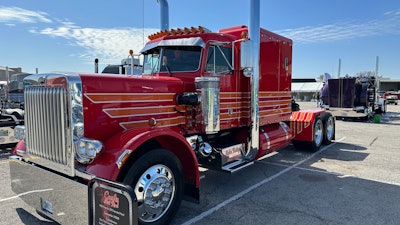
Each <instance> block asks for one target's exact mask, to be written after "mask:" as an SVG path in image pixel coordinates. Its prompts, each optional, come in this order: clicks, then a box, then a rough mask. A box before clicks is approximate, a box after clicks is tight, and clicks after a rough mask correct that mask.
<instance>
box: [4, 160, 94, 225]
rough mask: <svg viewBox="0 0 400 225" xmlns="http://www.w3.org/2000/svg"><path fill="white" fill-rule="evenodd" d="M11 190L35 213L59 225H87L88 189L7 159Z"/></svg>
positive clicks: (53, 174)
mask: <svg viewBox="0 0 400 225" xmlns="http://www.w3.org/2000/svg"><path fill="white" fill-rule="evenodd" d="M9 164H10V175H11V186H12V190H13V191H14V192H15V193H16V194H17V195H20V198H21V199H23V200H24V201H25V202H26V203H27V204H28V205H31V206H32V207H34V208H35V209H37V211H38V212H39V214H42V215H44V216H47V217H49V218H51V219H53V220H55V221H57V222H59V223H61V224H74V225H75V224H82V225H87V224H88V221H89V220H88V212H89V211H88V187H87V185H85V184H82V183H79V182H76V181H74V180H72V179H69V178H67V177H64V176H61V175H58V174H56V173H54V172H50V171H47V170H45V169H42V168H39V167H37V166H34V165H32V164H29V163H26V162H25V161H23V160H22V158H20V157H18V156H11V157H10V158H9Z"/></svg>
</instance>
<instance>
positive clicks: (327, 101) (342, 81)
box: [320, 76, 387, 119]
mask: <svg viewBox="0 0 400 225" xmlns="http://www.w3.org/2000/svg"><path fill="white" fill-rule="evenodd" d="M325 80H326V81H325V83H324V86H323V87H322V89H321V91H320V97H321V100H322V102H321V106H322V107H325V108H328V109H330V110H331V111H332V112H333V114H334V115H337V116H338V117H347V118H351V117H353V118H356V117H357V118H366V119H367V118H370V117H371V116H372V115H374V114H375V113H378V114H380V113H385V112H386V105H387V100H386V99H384V98H381V97H380V96H379V95H378V93H377V80H376V79H375V77H373V76H371V77H340V78H330V77H328V78H326V79H325ZM347 109H350V110H351V111H354V112H356V113H347V111H348V110H347ZM357 113H359V114H357Z"/></svg>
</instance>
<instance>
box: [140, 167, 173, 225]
mask: <svg viewBox="0 0 400 225" xmlns="http://www.w3.org/2000/svg"><path fill="white" fill-rule="evenodd" d="M134 191H135V194H136V197H137V200H138V211H139V218H140V219H141V220H142V221H145V222H153V221H156V220H157V219H159V218H160V217H162V216H163V215H164V214H165V212H166V211H167V209H168V208H169V207H170V205H171V203H172V200H173V198H174V193H175V192H174V191H175V179H174V177H173V174H172V172H171V170H170V169H169V168H168V167H166V166H164V165H155V166H152V167H150V168H149V169H148V170H146V171H145V172H144V173H143V174H142V175H141V176H140V178H139V180H138V183H137V184H136V186H135V190H134Z"/></svg>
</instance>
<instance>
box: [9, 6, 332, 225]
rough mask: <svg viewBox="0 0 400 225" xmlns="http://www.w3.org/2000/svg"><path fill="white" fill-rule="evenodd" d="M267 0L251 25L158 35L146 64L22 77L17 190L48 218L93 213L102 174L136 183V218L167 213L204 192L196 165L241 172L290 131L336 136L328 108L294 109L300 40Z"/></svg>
mask: <svg viewBox="0 0 400 225" xmlns="http://www.w3.org/2000/svg"><path fill="white" fill-rule="evenodd" d="M161 2H163V1H161ZM259 4H260V3H259V1H251V15H252V18H251V23H250V26H249V27H246V26H236V27H230V28H225V29H221V30H219V31H218V32H211V31H209V30H207V29H205V28H204V27H187V28H181V29H165V30H162V31H160V32H158V33H156V34H153V35H150V36H149V42H148V43H147V44H146V45H145V46H144V48H143V49H142V51H141V53H142V54H143V56H144V62H143V74H142V75H138V76H126V75H115V74H112V75H107V74H81V73H80V74H73V73H65V74H61V73H51V74H36V75H32V76H29V77H27V78H25V85H26V87H25V110H26V112H25V126H18V127H17V129H16V134H17V135H18V138H19V139H21V140H22V141H21V142H19V143H18V144H17V146H16V148H15V150H14V154H15V156H13V157H11V158H10V173H11V177H12V178H11V180H12V181H11V182H12V188H13V190H14V192H16V193H26V192H27V191H29V190H30V192H29V193H30V194H29V195H22V198H24V200H25V201H26V202H28V203H29V204H33V205H35V207H36V208H37V209H38V210H39V212H41V213H43V214H44V215H46V216H47V217H50V218H52V219H54V220H57V221H59V222H61V223H68V224H80V223H83V224H85V223H87V222H86V221H87V208H85V207H84V206H85V204H87V200H85V199H87V196H86V194H87V187H86V186H85V185H82V184H86V183H87V181H88V180H90V179H92V178H93V177H100V178H104V179H107V180H111V181H116V182H120V183H124V184H128V185H130V186H132V188H133V190H134V192H135V195H136V198H137V201H138V212H137V213H138V218H139V223H140V224H167V223H168V222H169V221H170V220H171V218H172V217H173V215H174V214H175V213H176V212H177V209H178V208H179V206H180V203H181V201H182V199H185V200H189V201H194V202H198V201H199V199H200V196H199V193H200V192H199V188H200V177H201V175H200V171H199V168H198V167H199V165H201V166H203V167H208V168H210V169H218V170H222V171H226V172H228V173H233V172H236V171H239V170H241V169H244V168H246V167H247V166H250V165H252V164H253V162H254V161H255V160H257V159H259V158H260V157H262V156H264V155H266V154H268V153H271V152H273V151H277V150H279V149H282V148H284V147H286V146H288V145H289V144H290V143H291V142H293V143H294V144H295V145H296V146H302V147H304V146H307V147H308V148H309V149H312V150H317V149H319V147H320V146H321V144H323V143H326V144H329V143H330V142H331V141H332V140H334V138H335V120H334V117H333V116H332V115H331V114H330V113H328V112H326V111H325V110H323V109H315V110H304V111H294V110H293V108H292V99H291V96H292V95H291V77H292V74H291V71H292V41H291V40H290V39H288V38H285V37H282V36H280V35H278V34H275V33H272V32H270V31H267V30H265V29H262V28H261V29H260V27H259V6H260V5H259ZM32 189H35V190H36V191H32ZM108 219H111V220H112V219H113V218H108ZM114 222H117V221H114Z"/></svg>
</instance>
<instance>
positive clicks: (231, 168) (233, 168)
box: [222, 159, 254, 173]
mask: <svg viewBox="0 0 400 225" xmlns="http://www.w3.org/2000/svg"><path fill="white" fill-rule="evenodd" d="M253 164H254V162H253V161H245V160H242V159H237V160H235V161H232V162H229V163H227V164H225V165H223V166H222V170H223V171H226V172H230V173H234V172H237V171H239V170H241V169H244V168H246V167H248V166H250V165H253Z"/></svg>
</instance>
